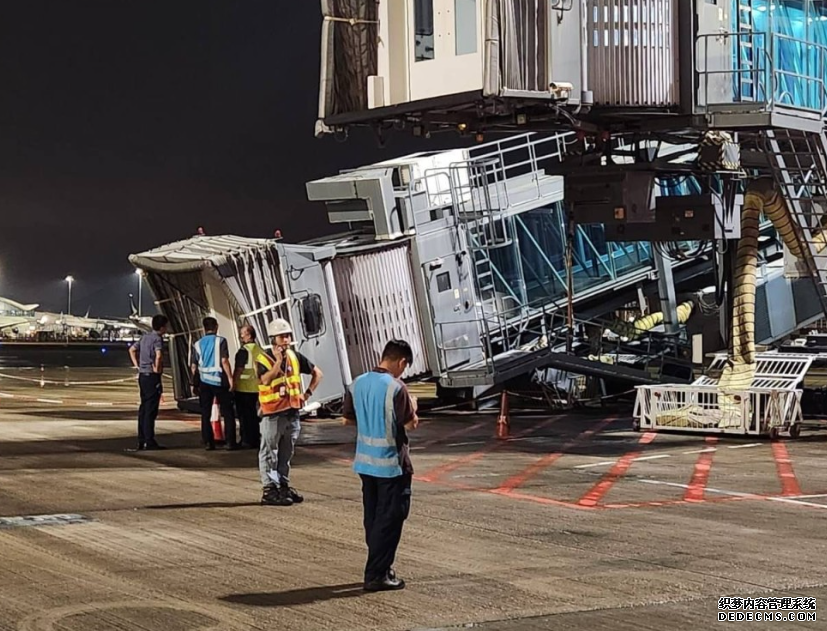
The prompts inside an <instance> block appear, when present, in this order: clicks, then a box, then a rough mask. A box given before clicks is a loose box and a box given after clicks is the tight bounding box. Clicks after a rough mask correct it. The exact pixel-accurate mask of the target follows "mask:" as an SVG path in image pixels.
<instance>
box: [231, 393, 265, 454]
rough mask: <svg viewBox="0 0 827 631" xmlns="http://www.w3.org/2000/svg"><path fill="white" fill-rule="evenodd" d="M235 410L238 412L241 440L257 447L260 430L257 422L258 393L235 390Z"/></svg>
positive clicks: (259, 440)
mask: <svg viewBox="0 0 827 631" xmlns="http://www.w3.org/2000/svg"><path fill="white" fill-rule="evenodd" d="M235 411H236V412H237V413H238V420H239V428H240V430H241V442H242V443H244V445H246V446H248V447H249V446H251V445H252V446H256V447H258V446H259V445H260V443H261V431H260V429H259V426H258V423H259V418H258V393H257V392H235Z"/></svg>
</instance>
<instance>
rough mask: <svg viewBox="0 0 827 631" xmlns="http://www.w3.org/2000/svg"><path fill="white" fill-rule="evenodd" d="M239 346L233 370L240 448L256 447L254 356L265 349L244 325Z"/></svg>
mask: <svg viewBox="0 0 827 631" xmlns="http://www.w3.org/2000/svg"><path fill="white" fill-rule="evenodd" d="M239 337H240V338H241V343H242V347H241V348H239V349H238V352H237V353H236V354H235V372H234V373H233V384H234V386H235V388H234V389H233V397H234V399H235V410H236V414H237V415H238V420H239V425H240V428H241V447H242V448H243V449H258V448H259V446H260V444H261V433H260V432H259V428H258V422H259V419H258V373H257V371H256V358H257V357H258V356H259V355H260V354H262V353H263V352H264V349H263V348H261V346H259V345H258V342H257V341H256V330H255V329H254V328H253V327H252V326H250V325H249V324H245V325H244V326H243V327H241V329H240V330H239Z"/></svg>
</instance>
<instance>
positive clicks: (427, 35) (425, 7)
mask: <svg viewBox="0 0 827 631" xmlns="http://www.w3.org/2000/svg"><path fill="white" fill-rule="evenodd" d="M434 44H435V40H434V0H414V55H415V59H416V61H428V60H429V59H433V58H434Z"/></svg>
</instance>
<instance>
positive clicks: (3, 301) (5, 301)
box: [0, 296, 40, 311]
mask: <svg viewBox="0 0 827 631" xmlns="http://www.w3.org/2000/svg"><path fill="white" fill-rule="evenodd" d="M4 306H6V307H10V308H11V309H14V310H15V311H34V310H35V309H37V308H38V307H39V306H40V305H36V304H33V305H24V304H22V303H20V302H17V301H15V300H11V299H10V298H3V297H2V296H0V311H2V310H3V309H2V307H4Z"/></svg>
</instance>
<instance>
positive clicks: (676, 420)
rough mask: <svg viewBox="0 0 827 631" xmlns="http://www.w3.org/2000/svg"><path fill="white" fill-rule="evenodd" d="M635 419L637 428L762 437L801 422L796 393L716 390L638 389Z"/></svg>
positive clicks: (777, 390) (697, 387)
mask: <svg viewBox="0 0 827 631" xmlns="http://www.w3.org/2000/svg"><path fill="white" fill-rule="evenodd" d="M637 392H638V398H637V401H636V402H635V411H634V415H635V419H636V422H637V423H638V424H639V427H640V429H648V430H670V429H672V430H675V429H677V430H681V431H690V432H691V431H696V432H714V433H725V434H749V435H756V436H757V435H767V434H773V433H775V432H777V431H781V430H785V431H786V430H791V429H792V428H795V427H797V426H798V425H800V423H801V422H802V420H803V415H802V412H801V394H802V391H801V390H779V389H772V388H754V387H753V388H748V389H746V390H740V391H736V392H725V391H722V390H720V389H719V388H718V387H717V386H701V385H687V386H684V385H666V386H638V388H637Z"/></svg>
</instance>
